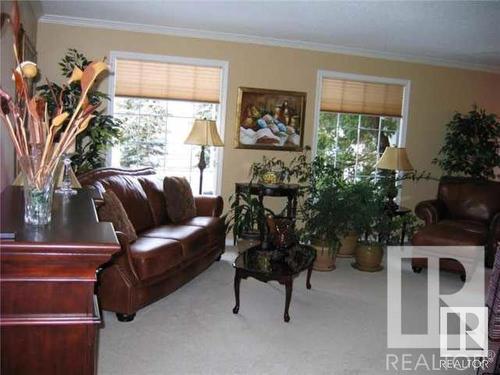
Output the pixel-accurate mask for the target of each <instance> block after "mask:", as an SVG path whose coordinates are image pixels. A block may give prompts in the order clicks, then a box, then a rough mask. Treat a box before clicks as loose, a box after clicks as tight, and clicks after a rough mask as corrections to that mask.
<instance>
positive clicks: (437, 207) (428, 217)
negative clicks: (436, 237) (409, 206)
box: [415, 199, 445, 225]
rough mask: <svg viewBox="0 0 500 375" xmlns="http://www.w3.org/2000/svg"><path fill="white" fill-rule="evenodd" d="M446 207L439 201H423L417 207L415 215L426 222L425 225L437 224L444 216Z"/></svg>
mask: <svg viewBox="0 0 500 375" xmlns="http://www.w3.org/2000/svg"><path fill="white" fill-rule="evenodd" d="M444 210H445V208H444V206H443V204H442V203H441V202H440V201H438V200H437V199H432V200H428V201H422V202H420V203H419V204H417V206H416V207H415V214H416V215H417V216H418V217H419V218H421V219H422V220H424V221H425V225H429V224H435V223H437V222H438V221H439V220H441V219H442V218H443V216H444Z"/></svg>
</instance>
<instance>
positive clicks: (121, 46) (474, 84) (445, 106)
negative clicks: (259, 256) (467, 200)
mask: <svg viewBox="0 0 500 375" xmlns="http://www.w3.org/2000/svg"><path fill="white" fill-rule="evenodd" d="M70 47H73V48H77V49H78V50H80V51H82V52H84V53H85V54H86V56H87V57H89V58H102V57H104V56H108V55H109V52H110V51H111V50H116V51H131V52H141V53H151V54H160V55H176V56H187V57H197V58H207V59H218V60H226V61H228V62H229V82H228V100H227V112H226V129H225V137H224V138H225V139H224V141H225V144H226V146H225V148H224V161H223V186H222V194H223V196H224V197H225V198H227V197H228V196H229V194H230V193H231V192H232V191H233V189H234V182H237V181H246V180H247V179H248V168H249V166H250V163H251V162H252V161H256V160H259V159H260V158H261V157H262V155H263V154H264V153H263V152H262V151H259V150H238V149H235V148H234V139H235V135H236V124H235V117H236V99H237V90H238V87H239V86H248V87H258V88H268V89H283V90H293V91H305V92H307V109H306V124H305V128H306V130H305V144H306V145H310V144H311V142H312V137H313V121H314V102H315V95H316V76H317V71H318V70H319V69H324V70H334V71H340V72H349V73H358V74H367V75H375V76H384V77H394V78H400V79H408V80H411V86H412V87H411V97H410V108H409V118H408V129H407V137H406V145H407V147H408V153H409V156H410V158H411V160H412V162H413V164H414V166H415V168H417V169H427V170H430V171H432V172H434V173H435V174H437V175H439V170H438V169H436V167H433V166H432V165H431V160H432V158H433V157H435V156H436V154H437V151H438V149H439V147H440V145H441V143H442V140H443V134H444V124H445V123H446V122H447V121H448V120H449V119H450V117H451V116H452V114H453V111H455V110H458V111H468V110H469V108H470V106H471V104H472V103H477V104H479V105H481V106H484V107H485V108H486V109H487V110H488V111H492V112H496V113H500V75H498V74H491V73H484V72H476V71H469V70H461V69H452V68H443V67H434V66H428V65H422V64H413V63H405V62H397V61H388V60H381V59H372V58H363V57H355V56H347V55H340V54H333V53H323V52H313V51H306V50H299V49H292V48H281V47H269V46H261V45H251V44H240V43H232V42H222V41H212V40H204V39H192V38H181V37H173V36H165V35H157V34H143V33H135V32H125V31H115V30H100V29H95V28H81V27H71V26H61V25H53V24H44V23H41V24H40V25H39V29H38V51H39V62H40V67H41V69H42V70H43V72H44V73H45V74H47V76H48V77H49V78H51V79H60V76H59V71H58V66H57V61H58V60H59V59H60V58H61V57H62V56H63V55H64V53H65V51H66V49H67V48H70ZM106 86H107V82H104V83H103V87H102V89H103V90H107V87H106ZM266 154H268V155H270V156H277V157H280V158H283V159H289V158H291V157H293V155H294V154H293V153H289V152H266ZM434 194H435V185H434V183H430V182H421V183H419V184H418V185H413V184H410V185H408V186H406V187H405V189H404V192H403V202H404V204H405V205H408V206H413V205H414V204H415V203H416V202H418V201H419V200H422V199H426V198H430V197H432V196H434Z"/></svg>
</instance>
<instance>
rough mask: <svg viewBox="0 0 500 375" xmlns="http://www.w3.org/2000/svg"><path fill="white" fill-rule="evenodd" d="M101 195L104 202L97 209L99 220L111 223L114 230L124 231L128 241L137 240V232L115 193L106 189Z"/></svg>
mask: <svg viewBox="0 0 500 375" xmlns="http://www.w3.org/2000/svg"><path fill="white" fill-rule="evenodd" d="M102 196H103V198H104V204H103V205H102V206H100V207H99V208H98V210H97V216H99V220H100V221H109V222H111V223H113V226H114V227H115V230H116V231H118V232H123V233H125V235H126V236H127V238H128V240H129V242H134V241H135V240H137V233H136V232H135V229H134V226H133V225H132V223H131V222H130V219H129V218H128V216H127V212H126V211H125V208H123V205H122V202H120V200H119V199H118V197H117V196H116V194H115V193H113V191H111V190H106V191H105V192H104V193H103V194H102Z"/></svg>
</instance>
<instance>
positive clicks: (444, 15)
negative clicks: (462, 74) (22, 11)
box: [41, 0, 500, 71]
mask: <svg viewBox="0 0 500 375" xmlns="http://www.w3.org/2000/svg"><path fill="white" fill-rule="evenodd" d="M41 5H42V14H43V17H42V21H44V22H58V23H70V24H84V25H85V24H86V25H96V24H102V25H104V26H106V27H113V28H126V29H134V28H135V29H137V30H141V31H148V30H149V31H154V32H164V33H167V34H168V33H171V34H178V35H187V36H200V37H207V38H214V39H225V40H241V41H247V42H255V43H264V44H274V45H285V46H296V47H301V48H309V49H319V50H327V51H328V50H331V51H339V52H345V53H353V54H358V55H367V56H378V57H385V58H395V59H403V60H413V61H421V62H429V63H434V64H440V65H442V64H444V65H452V66H464V67H469V68H476V69H484V70H494V71H499V70H500V1H493V2H464V1H457V2H454V1H444V2H437V1H436V2H432V1H427V2H414V1H399V2H383V1H365V2H357V1H348V2H347V1H345V2H338V1H336V2H333V1H329V2H311V1H295V2H287V1H265V2H256V1H245V2H242V1H226V2H223V1H198V2H192V1H151V0H148V1H116V0H114V1H111V0H108V1H47V0H42V1H41ZM96 20H98V22H96ZM130 24H135V26H134V25H130ZM200 31H203V33H200Z"/></svg>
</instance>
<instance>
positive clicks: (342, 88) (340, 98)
mask: <svg viewBox="0 0 500 375" xmlns="http://www.w3.org/2000/svg"><path fill="white" fill-rule="evenodd" d="M403 91H404V87H403V86H401V85H394V84H384V83H371V82H361V81H348V80H343V79H334V78H323V87H322V92H321V110H322V111H327V112H340V113H353V114H365V115H377V116H391V117H402V108H403Z"/></svg>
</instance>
